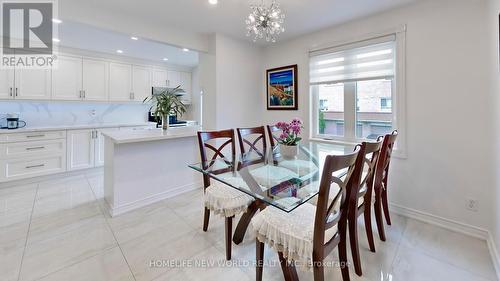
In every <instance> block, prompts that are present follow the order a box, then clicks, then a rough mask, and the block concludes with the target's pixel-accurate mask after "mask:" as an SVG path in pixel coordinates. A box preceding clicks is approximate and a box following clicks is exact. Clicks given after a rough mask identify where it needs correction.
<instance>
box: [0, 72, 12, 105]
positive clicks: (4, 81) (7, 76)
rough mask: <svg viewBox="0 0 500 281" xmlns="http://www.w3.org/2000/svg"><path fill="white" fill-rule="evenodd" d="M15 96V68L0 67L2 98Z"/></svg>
mask: <svg viewBox="0 0 500 281" xmlns="http://www.w3.org/2000/svg"><path fill="white" fill-rule="evenodd" d="M13 97H14V70H11V69H0V99H11V98H13Z"/></svg>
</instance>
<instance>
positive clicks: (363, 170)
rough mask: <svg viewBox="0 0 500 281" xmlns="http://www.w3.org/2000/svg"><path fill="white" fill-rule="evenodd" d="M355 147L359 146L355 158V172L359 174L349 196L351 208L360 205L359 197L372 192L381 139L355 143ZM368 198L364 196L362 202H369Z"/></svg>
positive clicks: (369, 194)
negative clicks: (356, 157)
mask: <svg viewBox="0 0 500 281" xmlns="http://www.w3.org/2000/svg"><path fill="white" fill-rule="evenodd" d="M356 148H359V153H358V159H357V160H356V170H357V171H356V174H357V175H358V176H359V180H358V179H356V182H357V183H358V184H354V189H353V192H352V193H351V195H350V196H349V198H350V199H349V201H350V206H351V208H356V207H358V206H359V207H361V206H362V205H360V204H358V201H359V200H360V198H363V197H365V195H367V196H371V194H372V189H373V178H374V176H375V169H376V167H377V162H378V159H379V156H380V149H381V148H382V140H377V141H376V142H363V143H361V144H358V145H356ZM370 199H371V198H365V200H364V201H363V202H370V201H371V200H370ZM367 200H368V201H367Z"/></svg>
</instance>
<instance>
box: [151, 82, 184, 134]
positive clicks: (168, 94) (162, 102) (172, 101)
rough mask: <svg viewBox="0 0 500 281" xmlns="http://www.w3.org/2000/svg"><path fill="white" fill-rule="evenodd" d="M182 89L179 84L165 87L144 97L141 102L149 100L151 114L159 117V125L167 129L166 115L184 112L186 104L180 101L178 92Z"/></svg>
mask: <svg viewBox="0 0 500 281" xmlns="http://www.w3.org/2000/svg"><path fill="white" fill-rule="evenodd" d="M182 91H183V90H182V89H181V88H180V86H177V87H175V88H172V89H165V90H164V91H163V92H160V93H158V94H155V95H152V96H149V97H146V98H145V99H144V100H143V103H147V102H151V103H152V105H151V107H150V108H149V110H150V111H151V110H153V109H154V110H153V111H152V112H153V115H154V116H155V117H156V118H161V127H162V129H163V130H167V129H168V127H169V124H168V123H169V121H168V116H169V115H170V114H175V115H182V114H184V113H185V112H186V105H184V104H183V103H182V102H181V99H180V98H179V96H177V94H178V93H180V92H182Z"/></svg>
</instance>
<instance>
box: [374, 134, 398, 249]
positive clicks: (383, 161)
mask: <svg viewBox="0 0 500 281" xmlns="http://www.w3.org/2000/svg"><path fill="white" fill-rule="evenodd" d="M397 137H398V131H397V130H394V131H393V132H392V133H391V134H387V135H385V136H383V137H382V136H380V137H379V138H378V139H377V140H379V141H380V140H382V138H383V140H384V141H383V143H382V148H381V149H380V156H379V159H378V162H377V168H376V170H375V177H374V181H373V189H374V190H375V220H376V221H377V229H378V234H379V236H380V240H382V241H385V231H384V221H383V218H382V209H383V212H384V216H385V220H386V221H387V224H388V225H391V217H390V216H389V203H388V199H387V181H388V178H389V165H390V163H391V156H392V151H393V149H394V144H395V143H396V139H397Z"/></svg>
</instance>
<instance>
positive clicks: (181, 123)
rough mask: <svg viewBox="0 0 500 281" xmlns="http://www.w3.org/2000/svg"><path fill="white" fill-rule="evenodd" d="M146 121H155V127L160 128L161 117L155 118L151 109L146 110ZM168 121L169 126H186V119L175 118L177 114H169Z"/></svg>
mask: <svg viewBox="0 0 500 281" xmlns="http://www.w3.org/2000/svg"><path fill="white" fill-rule="evenodd" d="M148 121H149V122H155V123H156V128H160V127H161V125H162V120H161V118H156V117H155V116H154V115H153V112H151V111H150V112H148ZM168 123H169V125H170V127H184V126H187V121H183V120H177V116H176V115H170V116H169V117H168Z"/></svg>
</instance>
